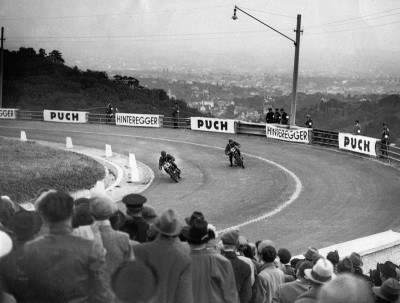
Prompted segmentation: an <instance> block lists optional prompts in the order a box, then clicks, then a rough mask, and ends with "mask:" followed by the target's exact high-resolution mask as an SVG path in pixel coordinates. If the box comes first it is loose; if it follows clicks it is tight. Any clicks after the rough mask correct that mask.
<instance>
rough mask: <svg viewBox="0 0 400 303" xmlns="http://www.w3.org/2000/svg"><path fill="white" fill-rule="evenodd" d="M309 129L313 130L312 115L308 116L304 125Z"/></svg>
mask: <svg viewBox="0 0 400 303" xmlns="http://www.w3.org/2000/svg"><path fill="white" fill-rule="evenodd" d="M304 124H305V125H306V126H307V127H308V128H313V126H314V122H313V120H312V119H311V116H310V115H307V119H306V123H304Z"/></svg>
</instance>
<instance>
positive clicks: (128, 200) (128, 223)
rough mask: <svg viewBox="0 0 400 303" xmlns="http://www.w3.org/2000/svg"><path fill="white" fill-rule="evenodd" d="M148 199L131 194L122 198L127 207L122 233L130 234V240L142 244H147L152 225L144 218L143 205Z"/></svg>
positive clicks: (121, 228)
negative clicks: (148, 232)
mask: <svg viewBox="0 0 400 303" xmlns="http://www.w3.org/2000/svg"><path fill="white" fill-rule="evenodd" d="M146 201H147V199H146V198H145V197H144V196H142V195H139V194H129V195H126V196H125V197H123V198H122V203H124V204H125V206H126V215H125V218H124V222H123V224H122V226H121V227H120V229H119V230H120V231H123V232H126V233H128V234H129V238H130V239H131V240H133V241H137V242H140V243H143V242H147V240H148V238H147V231H148V229H149V227H150V225H149V224H148V223H147V222H146V220H145V219H144V218H143V216H142V210H143V204H144V203H146Z"/></svg>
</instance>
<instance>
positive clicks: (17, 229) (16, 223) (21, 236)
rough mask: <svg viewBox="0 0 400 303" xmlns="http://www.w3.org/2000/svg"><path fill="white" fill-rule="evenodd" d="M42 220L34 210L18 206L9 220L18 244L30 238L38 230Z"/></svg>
mask: <svg viewBox="0 0 400 303" xmlns="http://www.w3.org/2000/svg"><path fill="white" fill-rule="evenodd" d="M41 225H42V221H41V219H40V217H39V216H38V214H37V213H36V212H35V211H27V210H25V209H24V208H22V207H21V208H20V210H19V211H17V212H16V213H15V214H14V216H13V217H12V218H11V220H10V221H9V226H10V228H11V230H12V231H13V232H14V234H15V236H16V238H17V241H18V243H19V244H24V243H26V242H28V241H29V240H32V239H33V238H34V236H35V235H36V234H37V233H38V232H39V230H40V227H41Z"/></svg>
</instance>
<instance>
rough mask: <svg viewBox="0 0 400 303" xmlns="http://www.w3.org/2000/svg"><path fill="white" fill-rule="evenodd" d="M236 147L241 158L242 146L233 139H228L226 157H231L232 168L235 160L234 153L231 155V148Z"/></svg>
mask: <svg viewBox="0 0 400 303" xmlns="http://www.w3.org/2000/svg"><path fill="white" fill-rule="evenodd" d="M233 147H235V148H236V151H237V153H238V154H239V157H241V156H242V154H241V152H240V149H239V148H240V144H239V143H238V142H236V141H233V139H232V138H229V139H228V144H227V145H226V147H225V155H228V156H229V162H230V163H231V165H230V166H233V163H232V160H233V153H231V148H233Z"/></svg>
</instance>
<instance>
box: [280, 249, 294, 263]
mask: <svg viewBox="0 0 400 303" xmlns="http://www.w3.org/2000/svg"><path fill="white" fill-rule="evenodd" d="M278 257H279V260H280V261H281V263H282V264H285V265H286V264H289V262H290V259H291V258H292V254H291V253H290V251H289V250H288V249H287V248H280V249H279V250H278Z"/></svg>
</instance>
